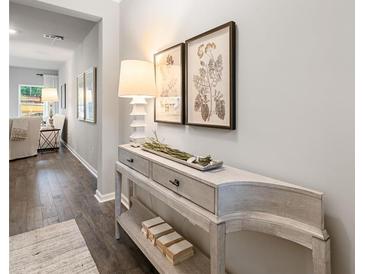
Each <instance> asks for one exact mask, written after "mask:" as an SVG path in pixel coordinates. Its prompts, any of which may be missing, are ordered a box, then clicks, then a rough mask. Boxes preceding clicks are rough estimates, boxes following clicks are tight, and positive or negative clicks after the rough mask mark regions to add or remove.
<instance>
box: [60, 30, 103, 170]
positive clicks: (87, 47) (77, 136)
mask: <svg viewBox="0 0 365 274" xmlns="http://www.w3.org/2000/svg"><path fill="white" fill-rule="evenodd" d="M98 32H99V27H98V24H95V26H94V27H93V28H92V30H91V31H90V32H89V34H88V35H87V36H86V37H85V39H84V41H83V42H82V43H81V44H80V45H79V47H78V48H77V49H76V50H75V52H74V54H73V57H72V58H71V59H69V60H68V61H67V62H66V63H65V65H64V66H63V67H61V69H60V70H59V84H60V85H62V84H64V83H66V98H67V99H66V110H64V109H60V112H61V113H64V114H65V115H66V130H65V133H66V134H64V136H63V139H64V140H65V142H66V143H67V144H68V145H69V146H70V147H71V148H72V149H74V150H75V151H76V152H77V153H78V154H79V155H80V156H81V157H82V158H83V159H84V160H85V161H87V162H88V163H89V164H90V165H91V166H92V167H93V168H94V169H95V170H97V163H98V162H97V156H98V121H99V119H98V115H97V122H96V123H95V124H94V123H87V122H84V121H79V120H78V119H77V80H76V78H77V76H78V75H79V74H80V73H82V72H84V71H86V70H87V69H89V68H90V67H98ZM97 73H98V72H97ZM97 94H98V93H97ZM97 99H98V98H97Z"/></svg>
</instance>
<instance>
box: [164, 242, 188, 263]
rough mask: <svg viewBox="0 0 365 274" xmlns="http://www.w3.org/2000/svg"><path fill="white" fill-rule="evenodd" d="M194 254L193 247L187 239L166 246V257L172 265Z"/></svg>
mask: <svg viewBox="0 0 365 274" xmlns="http://www.w3.org/2000/svg"><path fill="white" fill-rule="evenodd" d="M193 255H194V248H193V245H192V244H191V243H189V242H188V241H187V240H183V241H180V242H177V243H175V244H173V245H171V246H169V247H168V248H166V258H167V259H168V260H169V262H171V263H172V264H173V265H176V264H178V263H181V262H183V261H185V260H187V259H189V258H190V257H191V256H193Z"/></svg>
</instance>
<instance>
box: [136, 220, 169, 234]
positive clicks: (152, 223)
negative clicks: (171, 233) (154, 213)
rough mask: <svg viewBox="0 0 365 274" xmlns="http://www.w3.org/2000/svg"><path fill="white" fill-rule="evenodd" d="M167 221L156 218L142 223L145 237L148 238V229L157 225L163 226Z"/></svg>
mask: <svg viewBox="0 0 365 274" xmlns="http://www.w3.org/2000/svg"><path fill="white" fill-rule="evenodd" d="M164 222H165V221H164V220H163V219H162V218H161V217H156V218H153V219H149V220H146V221H143V222H142V229H141V231H142V233H143V235H144V236H145V237H146V238H148V229H149V228H151V227H154V226H156V225H160V224H163V223H164Z"/></svg>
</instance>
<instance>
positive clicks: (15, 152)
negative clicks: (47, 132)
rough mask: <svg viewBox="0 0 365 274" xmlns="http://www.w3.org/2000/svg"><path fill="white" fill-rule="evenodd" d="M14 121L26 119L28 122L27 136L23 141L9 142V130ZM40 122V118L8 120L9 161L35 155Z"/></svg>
mask: <svg viewBox="0 0 365 274" xmlns="http://www.w3.org/2000/svg"><path fill="white" fill-rule="evenodd" d="M16 119H26V120H27V121H28V130H27V135H28V136H27V138H25V139H24V140H16V141H13V140H11V129H12V127H13V122H14V120H16ZM41 120H42V119H41V117H21V118H10V119H9V160H14V159H19V158H24V157H29V156H34V155H37V149H38V145H39V129H40V126H41Z"/></svg>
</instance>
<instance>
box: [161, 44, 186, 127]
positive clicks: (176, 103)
mask: <svg viewBox="0 0 365 274" xmlns="http://www.w3.org/2000/svg"><path fill="white" fill-rule="evenodd" d="M154 64H155V80H156V89H157V94H156V98H155V115H154V117H155V122H164V123H173V124H183V123H184V118H185V117H184V110H185V109H184V103H185V98H184V88H185V57H184V44H183V43H181V44H178V45H175V46H173V47H170V48H167V49H165V50H162V51H160V52H158V53H156V54H155V55H154Z"/></svg>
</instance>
